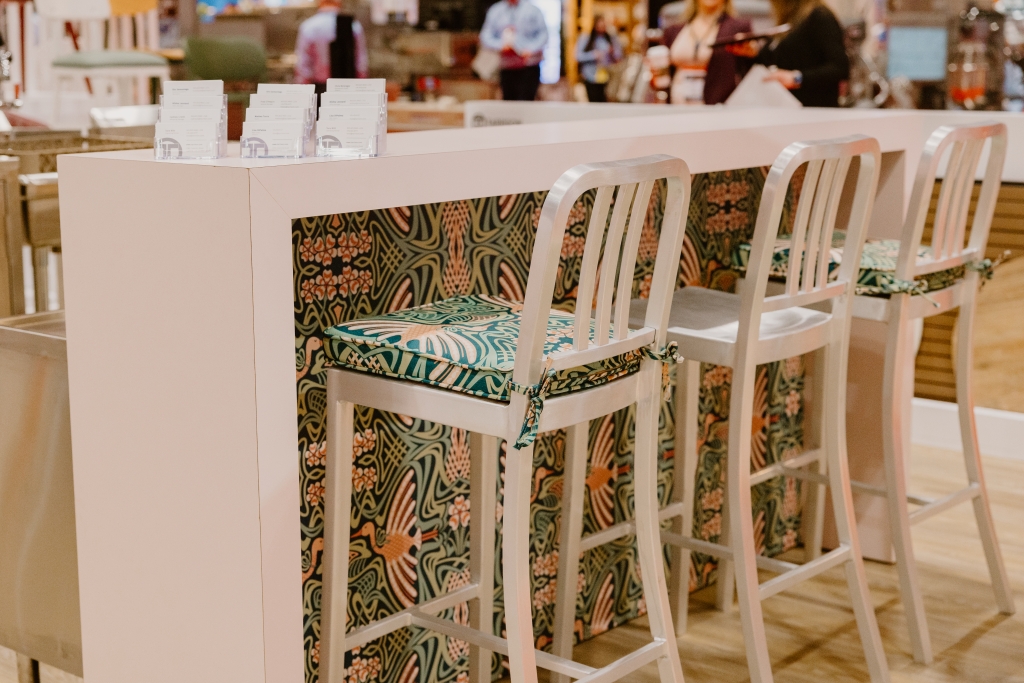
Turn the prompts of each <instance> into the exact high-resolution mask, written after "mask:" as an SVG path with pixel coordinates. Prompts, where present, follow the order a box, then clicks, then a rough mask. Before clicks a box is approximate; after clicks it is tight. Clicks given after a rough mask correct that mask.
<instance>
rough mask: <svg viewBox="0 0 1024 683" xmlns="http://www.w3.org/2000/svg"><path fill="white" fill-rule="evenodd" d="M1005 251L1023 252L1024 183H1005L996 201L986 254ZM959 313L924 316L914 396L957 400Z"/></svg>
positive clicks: (928, 236)
mask: <svg viewBox="0 0 1024 683" xmlns="http://www.w3.org/2000/svg"><path fill="white" fill-rule="evenodd" d="M940 187H941V184H940V183H935V191H934V192H933V193H932V203H931V208H930V209H929V212H928V222H927V223H926V224H925V237H924V242H925V243H927V242H928V241H929V240H931V225H932V219H933V218H934V212H935V205H936V203H937V201H938V196H939V189H940ZM979 189H980V185H979V184H976V185H975V186H974V197H973V199H974V201H972V202H971V215H973V212H974V205H975V201H976V200H977V198H978V192H979ZM968 232H970V225H968ZM1005 251H1009V252H1010V256H1011V258H1012V257H1017V256H1021V255H1024V185H1013V184H1007V183H1004V184H1003V186H1002V188H1001V189H1000V191H999V200H998V201H997V203H996V212H995V216H994V217H993V219H992V232H991V233H990V235H989V239H988V249H987V251H986V256H988V257H989V258H991V259H996V258H998V257H999V256H1001V255H1002V254H1003V252H1005ZM997 277H998V274H997ZM956 316H957V314H956V311H952V312H950V313H943V314H942V315H936V316H933V317H931V318H926V319H925V321H924V337H923V339H922V340H921V349H920V351H918V354H917V363H916V374H915V375H914V395H915V396H919V397H921V398H932V399H936V400H939V401H955V400H956V380H955V378H954V376H953V359H952V337H953V327H954V325H955V324H956Z"/></svg>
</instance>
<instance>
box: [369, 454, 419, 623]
mask: <svg viewBox="0 0 1024 683" xmlns="http://www.w3.org/2000/svg"><path fill="white" fill-rule="evenodd" d="M361 536H366V537H367V538H369V540H370V547H371V548H372V549H373V552H374V553H375V554H377V555H380V556H381V557H382V558H384V569H385V571H386V572H387V576H388V583H389V584H390V586H391V588H392V589H393V590H394V591H395V594H396V595H397V596H398V600H399V602H401V603H402V606H403V607H412V606H413V605H415V604H416V596H417V594H418V591H417V589H416V565H417V564H418V563H419V560H418V559H417V558H416V553H418V551H419V549H420V547H421V546H422V545H423V541H425V540H429V539H431V538H433V537H435V536H437V531H428V532H427V533H423V532H422V531H421V530H420V528H419V519H418V518H417V517H416V481H415V479H413V470H409V471H408V472H406V474H405V476H404V477H403V478H402V483H401V484H399V485H398V492H397V493H396V494H395V498H394V500H393V501H392V502H391V507H390V509H389V510H388V519H387V524H386V525H385V528H384V538H383V542H381V543H379V542H378V538H379V536H380V534H379V530H378V529H377V525H376V524H374V523H373V522H367V523H365V524H364V525H363V526H362V527H360V529H359V530H358V531H357V532H356V533H355V534H353V535H352V538H353V539H355V538H359V537H361ZM414 549H415V550H414Z"/></svg>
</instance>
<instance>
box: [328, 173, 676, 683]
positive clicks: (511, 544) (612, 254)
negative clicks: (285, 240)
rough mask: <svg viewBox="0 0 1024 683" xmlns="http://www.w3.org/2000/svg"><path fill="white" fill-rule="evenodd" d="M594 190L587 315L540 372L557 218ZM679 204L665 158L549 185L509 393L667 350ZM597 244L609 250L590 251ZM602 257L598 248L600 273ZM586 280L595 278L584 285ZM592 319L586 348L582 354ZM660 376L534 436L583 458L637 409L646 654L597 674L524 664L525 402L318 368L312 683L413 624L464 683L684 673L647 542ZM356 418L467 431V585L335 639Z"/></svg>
mask: <svg viewBox="0 0 1024 683" xmlns="http://www.w3.org/2000/svg"><path fill="white" fill-rule="evenodd" d="M663 178H664V179H667V189H668V196H667V201H666V211H665V216H664V221H663V225H662V231H661V237H660V241H659V245H658V258H657V261H656V265H655V272H654V276H653V281H652V286H651V299H650V307H649V309H648V313H647V316H646V317H645V318H644V320H643V321H642V323H641V325H640V326H639V329H634V330H630V329H629V328H628V323H629V311H630V307H629V297H630V291H631V287H632V279H633V278H632V274H633V272H634V268H635V264H636V258H637V252H638V247H639V244H640V234H641V231H642V229H643V223H644V219H645V217H646V215H647V208H648V205H649V201H650V197H651V193H652V190H653V187H654V183H655V182H656V181H658V180H659V179H663ZM616 187H617V188H618V190H617V196H616V200H615V206H614V210H612V211H611V220H610V222H609V220H608V214H609V209H610V208H611V203H612V198H613V194H614V193H615V191H616ZM592 189H596V190H597V194H596V199H595V204H594V208H593V211H592V214H591V219H590V223H589V226H588V231H587V239H586V243H585V247H584V255H583V263H582V268H581V275H580V282H579V289H578V292H579V294H578V298H577V300H578V301H583V302H590V301H593V300H594V297H595V293H596V301H597V306H596V308H595V310H594V311H593V315H592V314H591V308H590V306H578V307H577V309H576V314H575V326H574V348H573V349H571V350H567V351H561V352H558V353H555V354H552V355H550V356H548V357H546V358H545V357H544V355H543V345H544V341H545V336H546V330H547V319H548V316H549V314H550V307H551V300H552V296H553V292H554V284H555V277H556V271H557V268H558V262H559V256H560V252H561V245H562V238H563V236H564V233H565V229H566V225H567V222H568V217H569V212H570V210H572V208H573V207H574V205H575V203H576V201H577V199H578V198H579V196H580V195H581V194H582V193H583V192H586V191H588V190H592ZM689 194H690V173H689V169H688V168H687V167H686V164H685V163H684V162H683V161H682V160H680V159H676V158H674V157H669V156H665V155H654V156H650V157H644V158H641V159H632V160H626V161H615V162H607V163H598V164H583V165H580V166H576V167H574V168H572V169H570V170H569V171H568V172H566V173H565V174H564V175H563V176H562V177H561V178H560V179H559V180H558V181H557V182H556V183H555V185H554V187H553V188H552V190H551V191H550V192H549V194H548V196H547V199H546V200H545V202H544V206H543V209H542V211H541V217H540V224H539V227H538V230H537V238H536V243H535V245H534V251H533V257H532V261H531V271H532V275H531V277H530V279H529V282H528V284H527V288H526V298H525V302H524V305H523V312H522V324H521V328H520V336H519V341H518V345H517V349H516V356H515V360H516V362H515V369H514V371H513V378H512V379H513V381H514V382H516V383H517V384H519V385H521V386H531V385H532V386H537V385H538V383H540V382H541V381H542V379H543V375H544V373H546V372H549V371H557V370H560V369H568V368H573V367H578V366H580V365H584V364H587V363H593V362H598V361H601V360H604V359H607V358H611V357H614V356H617V355H620V354H623V353H627V352H630V351H636V350H640V349H645V348H648V349H661V348H662V347H663V346H664V345H665V338H666V333H667V329H668V315H669V305H670V303H671V298H672V296H671V295H672V291H673V289H674V287H675V283H676V279H677V277H678V269H679V253H680V251H681V248H682V241H683V233H684V231H683V228H682V224H683V217H684V216H685V215H686V209H687V206H688V204H689ZM627 219H628V221H627ZM606 226H607V231H606ZM606 232H607V240H605V239H604V238H605V234H606ZM602 243H605V245H606V246H605V248H604V251H605V254H604V258H603V263H601V261H602V259H601V252H602ZM620 246H621V249H620ZM620 255H621V256H620ZM599 265H600V267H601V273H600V278H599V279H598V267H599ZM617 275H618V281H617V279H616V276H617ZM613 299H614V303H615V305H614V310H613ZM592 320H593V322H594V324H595V330H596V334H595V335H594V339H592V340H591V339H590V334H589V330H590V326H591V321H592ZM661 375H662V373H661V364H660V362H659V361H657V360H654V359H651V358H644V360H643V361H642V364H641V367H640V370H639V372H638V373H636V374H633V375H629V376H627V377H624V378H621V379H617V380H614V381H612V382H610V383H607V384H604V385H601V386H598V387H595V388H591V389H587V390H581V391H577V392H573V393H568V394H561V395H558V396H553V397H550V398H547V399H546V400H545V401H544V407H543V412H542V414H541V415H540V423H539V429H540V431H550V430H554V429H567V430H568V442H567V446H566V448H567V450H569V451H571V452H574V453H579V452H584V453H585V451H586V448H587V434H588V431H589V430H588V427H589V422H590V420H591V419H596V418H598V417H600V416H603V415H606V414H608V413H610V412H614V411H616V410H620V409H622V408H625V407H627V406H629V405H630V404H633V403H635V404H637V418H636V461H635V465H634V468H635V469H634V472H635V482H636V487H637V496H636V525H637V539H638V549H639V553H638V554H639V560H640V567H641V571H642V574H643V584H644V595H645V596H646V597H647V607H648V615H649V618H650V624H651V634H652V636H653V642H651V643H650V644H648V645H646V646H644V647H642V648H640V649H639V650H637V651H636V652H633V653H632V654H630V655H627V656H625V657H623V658H621V659H619V660H618V661H616V662H613V663H612V664H609V665H607V666H604V667H602V668H599V669H595V668H593V667H590V666H586V665H583V664H579V663H576V662H573V661H572V660H571V658H565V657H559V656H557V655H554V654H549V653H546V652H542V651H537V650H535V649H534V636H533V619H532V613H531V607H532V604H531V597H532V596H531V590H530V566H529V543H530V538H529V536H530V528H529V527H530V524H529V522H530V518H529V514H530V495H531V493H532V483H533V445H532V444H530V445H528V446H525V447H524V448H522V449H520V448H516V447H514V446H513V445H512V444H514V443H515V442H516V440H517V437H518V436H519V433H520V427H521V425H522V424H523V419H524V416H525V415H526V413H527V409H528V400H527V398H526V396H524V395H522V394H520V393H513V394H512V395H511V400H510V402H509V403H501V402H497V401H491V400H487V399H482V398H477V397H474V396H471V395H468V394H463V393H458V392H454V391H447V390H444V389H438V388H435V387H431V386H428V385H425V384H420V383H416V382H410V381H403V380H397V379H390V378H387V377H382V376H379V375H371V374H367V373H362V372H358V371H352V370H343V369H338V368H332V369H329V370H328V380H327V392H328V436H327V439H328V456H327V475H326V477H327V479H326V489H327V493H326V501H325V510H324V554H323V581H324V585H323V599H322V602H321V604H322V612H321V631H320V642H321V648H320V676H321V680H322V681H325V683H340V682H341V681H343V680H344V668H343V666H342V664H341V663H342V661H343V660H342V658H343V657H344V653H345V652H346V651H347V650H350V649H352V648H354V647H357V646H360V645H362V644H365V643H367V642H369V641H371V640H374V639H376V638H379V637H381V636H383V635H385V634H387V633H390V632H392V631H394V630H396V629H399V628H402V627H405V626H410V625H416V626H420V627H424V628H428V629H431V630H434V631H437V632H440V633H443V634H446V635H448V636H451V637H455V638H460V639H462V640H465V641H467V642H469V643H470V646H471V647H470V678H471V680H473V681H475V682H478V683H489V681H490V677H491V666H490V665H491V656H490V652H498V653H501V654H504V655H506V656H508V658H509V662H510V668H511V679H512V682H513V683H536V681H537V666H541V667H543V668H546V669H549V670H550V671H552V672H555V673H556V674H563V675H565V676H567V677H568V678H570V679H575V680H577V681H583V682H585V683H606V682H610V681H613V680H617V679H620V678H622V677H624V676H627V675H629V674H630V673H632V672H634V671H636V670H637V669H639V668H641V667H642V666H644V665H646V664H648V663H650V662H653V661H657V662H658V663H659V672H660V676H661V681H662V683H681V682H682V680H683V675H682V668H681V664H680V661H679V651H678V647H677V645H676V639H675V635H674V632H673V627H672V621H671V617H670V608H669V605H668V595H667V590H666V583H665V576H664V567H663V561H662V555H661V543H660V541H659V538H658V528H659V527H658V522H659V520H658V507H657V505H658V504H657V500H658V497H657V470H658V467H657V454H658V449H657V439H658V409H659V405H660V401H661ZM354 403H359V404H360V405H364V406H369V407H372V408H375V409H378V410H387V411H391V412H396V413H400V414H403V415H409V416H413V417H416V418H420V419H423V420H429V421H433V422H439V423H442V424H447V425H450V426H454V427H460V428H462V429H466V430H467V431H468V432H470V452H471V455H470V457H471V463H472V465H471V474H470V480H471V481H470V512H471V519H470V529H471V532H470V537H471V538H470V546H471V547H470V573H471V583H470V585H468V586H465V587H463V588H460V589H458V590H456V591H453V592H450V593H448V594H446V595H444V596H441V597H439V598H436V599H434V600H430V601H428V602H425V603H422V604H418V605H414V606H412V607H409V608H407V609H405V610H402V611H401V612H399V613H397V614H394V615H392V616H390V617H387V618H385V619H381V620H379V621H376V622H373V623H371V624H368V625H366V626H363V627H360V628H357V629H355V630H353V631H351V632H349V633H346V632H345V631H346V625H345V624H346V617H347V614H346V608H347V594H348V591H347V586H348V557H349V553H348V549H349V539H350V529H349V520H350V518H351V515H350V513H351V505H352V501H351V486H352V483H351V474H350V473H351V471H352V458H353V456H352V443H353V408H354ZM499 439H506V440H507V442H508V444H509V447H508V450H507V458H506V470H505V497H504V518H503V519H504V521H503V529H504V537H503V542H502V543H503V544H502V555H503V565H502V573H503V577H504V595H505V617H506V632H507V636H508V637H507V639H503V638H499V637H498V636H496V635H494V633H493V595H494V577H493V568H494V541H495V539H494V524H493V517H491V515H492V514H493V511H494V509H495V489H496V467H497V457H498V441H499ZM466 601H469V603H470V625H469V626H464V625H460V624H456V623H453V622H451V621H447V620H444V619H440V618H438V617H437V616H436V615H437V614H438V613H439V612H442V611H443V610H445V609H449V608H451V607H453V606H454V605H457V604H459V603H462V602H466Z"/></svg>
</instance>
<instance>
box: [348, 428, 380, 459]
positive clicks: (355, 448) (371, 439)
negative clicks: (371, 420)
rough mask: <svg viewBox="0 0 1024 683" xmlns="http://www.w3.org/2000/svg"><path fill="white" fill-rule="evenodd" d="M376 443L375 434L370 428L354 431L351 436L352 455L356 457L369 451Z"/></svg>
mask: <svg viewBox="0 0 1024 683" xmlns="http://www.w3.org/2000/svg"><path fill="white" fill-rule="evenodd" d="M376 445H377V435H376V434H374V433H373V430H372V429H367V430H366V431H363V432H356V433H355V434H354V435H353V437H352V456H353V457H356V458H358V457H359V456H360V455H362V454H363V453H369V452H370V451H372V450H373V448H374V446H376Z"/></svg>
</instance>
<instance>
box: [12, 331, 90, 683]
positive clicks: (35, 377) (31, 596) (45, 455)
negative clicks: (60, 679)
mask: <svg viewBox="0 0 1024 683" xmlns="http://www.w3.org/2000/svg"><path fill="white" fill-rule="evenodd" d="M0 415H3V416H4V423H3V424H4V428H3V429H2V430H0V509H3V511H4V523H3V524H2V525H0V645H2V646H4V647H7V648H10V649H12V650H15V651H16V652H18V653H19V655H21V657H19V660H22V659H23V660H24V661H23V662H22V661H19V666H20V665H21V664H22V663H24V664H26V665H27V666H26V668H27V669H29V671H31V669H33V668H36V669H37V667H38V664H36V665H35V666H34V667H33V662H32V661H31V660H36V661H37V662H44V663H46V664H49V665H51V666H54V667H57V668H58V669H61V670H63V671H67V672H69V673H72V674H74V675H76V676H82V632H81V620H80V616H79V600H78V553H77V548H76V532H75V491H74V484H73V479H72V462H71V418H70V415H69V402H68V367H67V347H66V342H65V334H64V313H63V312H62V311H56V312H52V313H40V314H32V315H25V316H17V317H8V318H2V319H0ZM19 680H28V681H32V680H33V678H27V679H19ZM34 680H35V681H38V680H39V679H38V678H35V679H34Z"/></svg>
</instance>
